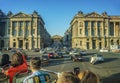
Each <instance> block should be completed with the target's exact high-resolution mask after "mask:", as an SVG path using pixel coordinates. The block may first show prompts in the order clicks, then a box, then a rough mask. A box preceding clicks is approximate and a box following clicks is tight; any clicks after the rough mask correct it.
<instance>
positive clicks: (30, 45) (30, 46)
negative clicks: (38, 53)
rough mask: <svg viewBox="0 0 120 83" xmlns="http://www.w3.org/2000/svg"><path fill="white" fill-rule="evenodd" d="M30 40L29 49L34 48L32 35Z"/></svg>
mask: <svg viewBox="0 0 120 83" xmlns="http://www.w3.org/2000/svg"><path fill="white" fill-rule="evenodd" d="M28 41H29V49H30V50H31V49H32V46H33V45H32V44H33V43H32V42H33V41H32V37H29V40H28Z"/></svg>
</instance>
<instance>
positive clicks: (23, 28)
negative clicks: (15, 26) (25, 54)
mask: <svg viewBox="0 0 120 83" xmlns="http://www.w3.org/2000/svg"><path fill="white" fill-rule="evenodd" d="M25 29H26V26H25V21H23V26H22V30H23V37H25Z"/></svg>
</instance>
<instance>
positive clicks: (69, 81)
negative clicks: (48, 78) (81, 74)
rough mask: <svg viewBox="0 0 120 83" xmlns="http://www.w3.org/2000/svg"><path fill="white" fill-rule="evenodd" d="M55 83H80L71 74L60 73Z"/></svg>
mask: <svg viewBox="0 0 120 83" xmlns="http://www.w3.org/2000/svg"><path fill="white" fill-rule="evenodd" d="M57 83H80V80H79V78H78V77H77V76H76V75H75V74H74V73H72V72H62V73H61V74H60V75H59V76H58V80H57Z"/></svg>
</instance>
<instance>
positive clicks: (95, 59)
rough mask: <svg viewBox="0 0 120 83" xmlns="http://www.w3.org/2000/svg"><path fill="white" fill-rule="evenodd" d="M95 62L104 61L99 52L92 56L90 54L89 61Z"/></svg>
mask: <svg viewBox="0 0 120 83" xmlns="http://www.w3.org/2000/svg"><path fill="white" fill-rule="evenodd" d="M97 62H104V58H103V56H102V55H100V54H94V55H93V56H91V58H90V63H91V64H93V65H94V64H96V63H97Z"/></svg>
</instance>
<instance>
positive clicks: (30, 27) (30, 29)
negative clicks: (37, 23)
mask: <svg viewBox="0 0 120 83" xmlns="http://www.w3.org/2000/svg"><path fill="white" fill-rule="evenodd" d="M29 22H30V25H29V26H28V28H29V37H32V33H31V32H32V27H33V25H32V21H29Z"/></svg>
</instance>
